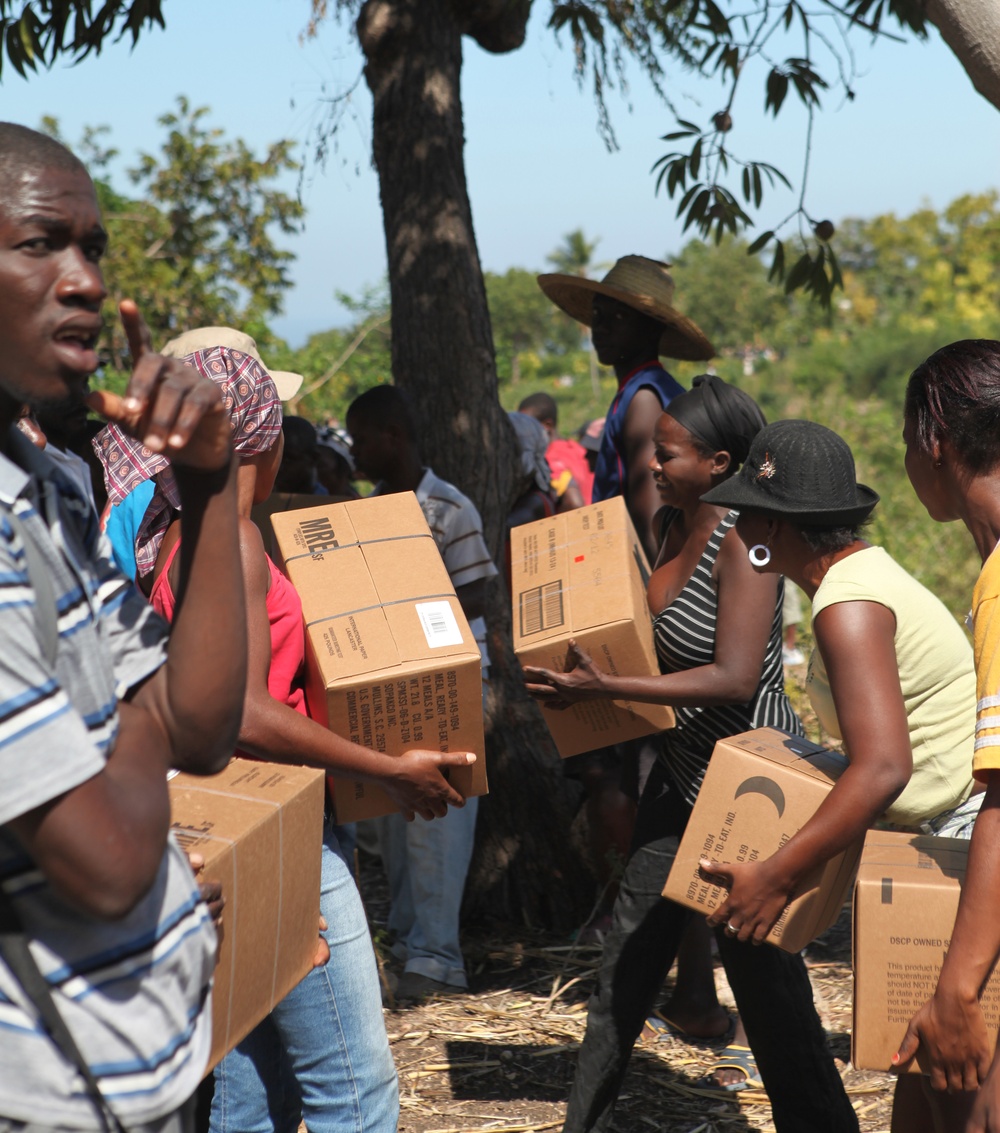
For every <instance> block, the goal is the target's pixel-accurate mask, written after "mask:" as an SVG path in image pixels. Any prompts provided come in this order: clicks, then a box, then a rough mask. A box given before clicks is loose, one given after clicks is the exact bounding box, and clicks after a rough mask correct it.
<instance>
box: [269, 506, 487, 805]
mask: <svg viewBox="0 0 1000 1133" xmlns="http://www.w3.org/2000/svg"><path fill="white" fill-rule="evenodd" d="M271 523H272V527H273V528H274V534H275V542H276V544H277V549H278V553H279V560H280V562H281V564H282V567H283V569H284V571H285V573H286V574H287V575H288V577H289V578H290V579H291V581H292V583H293V584H294V586H295V589H296V590H297V591H298V594H299V597H300V598H301V599H302V611H303V615H304V617H305V622H306V661H307V666H308V670H307V678H306V699H307V701H308V704H309V713H310V715H311V716H312V717H313V718H314V719H316V720H319V721H320V722H321V723H322V724H324V725H326V727H328V728H329V729H330V730H331V731H333V732H336V733H337V734H338V735H342V736H346V737H347V738H348V739H351V740H353V741H355V742H356V743H360V744H363V745H364V746H366V747H370V748H374V749H376V750H377V751H384V752H388V753H389V754H390V755H399V754H401V753H402V752H404V751H408V750H410V749H412V748H427V749H430V750H432V751H473V752H475V753H476V755H477V756H478V759H477V761H476V762H475V763H474V764H473V765H472V766H471V767H462V768H453V769H452V770H451V771H450V772H449V778H450V781H451V783H452V785H453V786H454V787H455V788H456V790H458V791H459V793H460V794H462V795H463V796H465V797H467V798H468V797H471V796H474V795H484V794H486V791H487V789H488V788H487V780H486V759H485V742H484V738H483V712H482V673H481V669H480V657H479V647H478V646H477V645H476V641H475V638H474V637H473V636H472V632H471V630H470V629H469V623H468V622H467V621H466V618H465V615H464V614H463V612H462V607H461V606H460V605H459V603H458V599H457V598H456V597H455V589H454V587H453V586H452V584H451V579H450V578H449V577H448V572H447V570H446V569H445V565H444V563H443V561H442V559H441V556H440V554H439V553H438V549H437V545H436V544H435V542H434V538H433V536H432V535H431V532H430V529H429V528H428V526H427V523H426V521H425V519H424V514H423V512H422V511H421V509H420V504H419V503H418V502H417V498H416V496H415V495H414V494H413V493H412V492H400V493H398V494H396V495H390V496H375V497H371V498H369V499H364V500H348V501H345V502H341V503H325V504H324V505H322V506H321V507H315V508H309V509H307V510H303V511H290V512H282V513H280V514H274V515H272V517H271ZM333 786H334V798H335V805H336V809H337V819H338V821H340V822H353V821H355V820H357V819H361V818H374V817H377V816H378V815H382V814H391V813H393V812H395V810H396V809H397V808H396V806H395V805H394V804H393V803H392V801H391V800H390V799H389V797H388V795H386V793H385V792H384V791H383V790H382V789H381V788H380V787H378V786H375V785H374V784H372V783H361V782H358V781H356V780H353V779H346V778H342V777H334V778H333Z"/></svg>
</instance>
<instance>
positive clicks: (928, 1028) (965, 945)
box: [893, 339, 1000, 1133]
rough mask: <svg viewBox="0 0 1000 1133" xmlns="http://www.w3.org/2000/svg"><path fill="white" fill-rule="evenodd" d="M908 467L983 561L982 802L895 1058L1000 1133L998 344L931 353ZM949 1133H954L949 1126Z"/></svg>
mask: <svg viewBox="0 0 1000 1133" xmlns="http://www.w3.org/2000/svg"><path fill="white" fill-rule="evenodd" d="M903 439H904V441H905V442H906V471H907V475H908V476H909V477H910V483H911V484H912V485H913V489H914V491H915V492H916V493H917V496H918V497H919V498H920V502H921V503H922V504H923V505H924V507H926V508H927V511H928V513H929V514H930V516H931V518H932V519H936V520H937V521H938V522H939V523H948V522H950V521H951V520H955V519H960V520H961V521H962V522H963V523H964V524H965V526H966V527H967V528H968V529H969V533H970V534H971V535H972V538H973V540H974V541H975V544H976V550H977V551H978V552H979V557H980V558H981V559H982V562H983V569H982V573H981V574H980V575H979V579H978V581H977V582H976V587H975V590H974V591H973V596H972V619H973V651H974V654H975V662H976V697H977V703H976V741H975V759H974V765H973V768H974V773H975V775H976V778H977V779H978V780H980V781H981V782H982V783H983V784H985V790H986V793H985V796H984V798H983V804H982V808H981V810H980V812H979V817H978V818H977V820H976V824H975V828H974V830H973V834H972V845H971V846H970V848H969V866H968V872H967V874H966V879H965V885H964V886H963V888H962V899H961V902H960V904H959V908H958V916H957V918H956V920H955V930H954V932H953V934H952V940H951V947H950V948H949V949H948V953H947V955H946V957H945V960H944V964H943V966H942V968H941V975H940V977H939V979H938V986H937V990H936V991H935V993H934V997H933V998H932V999H931V1000H930V1001H929V1002H928V1003H926V1004H925V1005H924V1006H923V1007H922V1008H921V1009H920V1011H919V1012H917V1014H916V1015H915V1016H914V1017H913V1019H912V1021H911V1022H910V1026H909V1029H908V1031H907V1033H906V1037H905V1039H904V1040H903V1044H902V1046H901V1047H900V1050H899V1054H897V1055H896V1056H895V1058H894V1059H893V1061H894V1062H896V1063H897V1065H898V1066H899V1067H900V1069H902V1068H904V1067H905V1066H906V1065H907V1063H908V1062H909V1061H910V1060H911V1059H912V1058H913V1056H914V1054H915V1053H916V1051H917V1049H918V1047H923V1050H924V1053H925V1055H926V1056H927V1059H928V1062H929V1063H930V1066H931V1074H930V1082H931V1085H932V1086H933V1087H934V1088H935V1089H937V1090H945V1089H947V1090H948V1091H949V1093H952V1094H955V1093H958V1094H961V1092H962V1091H972V1090H976V1089H977V1087H979V1089H978V1092H977V1093H976V1094H975V1095H974V1096H973V1097H974V1100H972V1103H971V1116H970V1117H969V1120H968V1122H967V1123H965V1125H964V1126H961V1125H956V1128H957V1129H962V1128H964V1129H965V1131H966V1133H1000V1060H998V1059H997V1058H996V1057H991V1054H990V1046H991V1041H992V1040H993V1039H995V1037H996V1036H995V1035H991V1034H989V1033H988V1031H987V1028H986V1023H985V1021H984V1019H983V1014H982V1011H981V1010H980V1006H979V991H980V989H981V987H982V986H983V984H984V983H985V981H986V978H987V976H988V975H989V973H990V972H991V970H992V969H993V966H994V964H995V963H996V961H997V958H998V956H1000V912H998V910H1000V608H998V597H1000V552H998V551H997V544H998V542H1000V342H997V341H994V340H992V339H967V340H965V341H962V342H953V343H952V344H951V345H950V346H945V347H943V348H942V349H941V350H938V351H937V352H936V353H934V354H932V355H931V356H930V358H928V359H927V360H926V362H924V363H923V364H922V365H920V366H918V367H917V369H916V370H914V372H913V374H912V375H911V377H910V382H909V385H908V386H907V390H906V412H905V424H904V427H903ZM949 1133H950V1130H949Z"/></svg>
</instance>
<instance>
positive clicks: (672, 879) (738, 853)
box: [663, 728, 863, 952]
mask: <svg viewBox="0 0 1000 1133" xmlns="http://www.w3.org/2000/svg"><path fill="white" fill-rule="evenodd" d="M846 767H847V760H846V759H845V758H844V756H842V755H838V754H837V753H836V752H831V751H827V750H826V749H825V748H822V747H819V746H818V745H816V744H813V743H810V742H809V741H808V740H805V739H802V738H801V737H800V736H792V735H789V734H788V733H787V732H782V731H780V730H779V729H778V728H757V729H756V730H754V731H752V732H744V733H742V734H741V735H738V736H731V737H730V738H729V739H725V740H720V741H719V742H718V743H717V744H716V745H715V749H714V751H713V752H712V758H711V759H710V760H709V764H708V770H707V771H706V772H705V779H704V781H703V783H702V786H701V791H700V792H699V794H698V799H697V801H696V802H695V805H694V809H693V810H692V812H691V818H690V819H689V820H688V824H687V829H686V830H685V832H684V837H683V838H682V840H681V844H680V848H679V850H678V852H677V857H676V859H675V860H674V864H673V867H672V869H671V870H670V875H669V876H668V878H667V884H666V885H665V886H664V889H663V896H664V897H669V898H670V900H672V901H677V902H678V903H679V904H681V905H686V906H687V907H688V908H691V909H695V910H696V911H697V912H699V913H705V914H708V913H711V912H712V911H713V910H715V909H716V908H718V906H719V905H721V904H722V903H723V902H724V901H725V899H726V897H727V895H728V890H726V889H724V888H722V887H721V886H718V885H713V884H712V883H711V882H709V881H706V880H704V878H703V877H702V875H701V873H700V870H699V866H698V862H699V859H701V858H702V857H707V858H709V859H710V860H712V861H715V862H720V863H725V862H755V861H763V860H764V859H765V858H769V857H770V856H771V855H772V854H774V853H775V852H776V851H777V850H779V849H780V848H781V847H782V846H783V845H784V844H785V843H786V842H788V841H789V840H790V839H791V838H792V837H793V835H795V834H797V833H798V832H799V830H801V829H802V827H803V826H805V824H806V823H807V822H808V821H809V819H810V818H811V817H812V816H813V815H814V814H815V813H816V811H817V810H818V809H819V806H820V803H822V801H823V799H824V798H826V796H827V795H828V794H829V792H830V790H831V788H832V787H833V785H834V783H835V782H836V781H837V779H838V778H839V777H840V775H841V773H842V772H843V770H844V768H846ZM862 843H863V839H860V838H859V839H858V840H857V842H855V843H853V844H852V845H851V846H849V847H848V848H847V849H846V850H843V851H841V853H839V854H837V855H836V856H835V857H833V858H831V859H830V860H829V861H827V862H825V863H823V864H822V865H819V866H817V867H816V868H815V869H814V870H812V871H811V872H810V873H809V874H807V875H806V876H805V877H804V878H803V879H802V880H801V882H799V884H798V886H797V887H796V889H795V891H794V893H793V895H792V899H791V901H790V902H789V903H788V905H787V906H786V907H785V911H784V912H783V913H782V914H781V916H780V918H779V919H778V921H777V923H776V924H775V926H774V928H772V929H771V931H770V933H769V934H768V936H767V940H768V942H769V943H771V944H776V945H778V947H779V948H784V949H785V951H787V952H798V951H800V950H801V949H802V948H804V947H805V946H806V945H807V944H808V943H809V941H811V940H813V939H814V938H815V937H817V936H819V934H820V933H821V932H824V931H825V930H826V929H828V928H829V927H830V925H832V924H833V923H834V921H835V920H836V919H837V917H838V916H839V915H840V910H841V908H842V907H843V904H844V901H845V899H846V897H847V894H848V892H849V890H850V887H851V881H852V880H853V878H854V869H855V866H856V865H857V861H858V857H859V855H860V853H861V846H862Z"/></svg>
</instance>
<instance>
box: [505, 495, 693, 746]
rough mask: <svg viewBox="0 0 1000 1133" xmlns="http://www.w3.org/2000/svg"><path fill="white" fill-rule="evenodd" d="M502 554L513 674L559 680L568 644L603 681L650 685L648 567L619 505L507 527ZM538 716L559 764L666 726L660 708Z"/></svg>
mask: <svg viewBox="0 0 1000 1133" xmlns="http://www.w3.org/2000/svg"><path fill="white" fill-rule="evenodd" d="M510 549H511V594H512V596H513V601H514V652H515V653H516V654H517V656H518V658H519V659H520V661H521V664H522V665H537V666H540V667H542V668H546V669H556V670H558V671H560V672H561V671H562V670H563V669H564V668H565V662H566V648H567V644H568V642H569V639H570V638H571V637H572V638H575V639H576V641H577V643H578V644H579V645H580V647H581V648H582V649H584V650H585V651H586V652H587V653H589V654H590V655H591V657H593V658H594V661H595V662H596V663H597V664H598V665H599V666H600V667H601V668H602V669H604V670H605V671H607V672H611V673H615V674H617V675H628V676H654V675H659V672H660V666H659V662H658V661H657V659H656V649H655V647H654V645H653V623H652V619H651V618H650V615H649V606H648V605H647V603H646V583H647V582H648V581H649V567H648V565H647V562H646V555H645V553H644V551H643V549H642V547H641V546H640V544H639V540H638V538H637V537H636V533H635V529H634V528H633V526H632V521H631V520H630V519H629V515H628V511H627V509H626V507H625V501H624V500H623V499H622V498H621V497H616V498H614V499H611V500H605V501H604V502H603V503H599V504H591V505H590V506H589V507H584V508H579V509H577V510H576V511H569V512H566V513H564V514H563V515H554V516H552V517H551V518H550V519H539V520H536V521H535V522H534V523H526V524H524V525H523V526H522V527H515V528H514V530H513V531H512V532H511V537H510ZM544 716H545V722H546V724H548V726H549V731H550V732H551V733H552V738H553V739H554V740H555V744H556V747H557V748H558V749H559V754H560V755H561V756H564V757H565V756H569V755H578V754H579V753H580V752H583V751H593V750H594V749H595V748H600V747H605V746H607V745H609V744H614V743H618V742H619V741H621V740H631V739H636V738H638V737H639V736H648V735H650V734H652V733H653V732H662V731H664V730H665V729H667V728H672V727H673V726H674V713H673V710H672V709H670V708H667V707H666V706H665V705H662V704H638V703H634V702H631V701H624V700H589V701H583V702H581V703H579V704H574V705H573V706H572V708H568V709H566V710H565V711H561V712H545V713H544Z"/></svg>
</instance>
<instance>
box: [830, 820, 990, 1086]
mask: <svg viewBox="0 0 1000 1133" xmlns="http://www.w3.org/2000/svg"><path fill="white" fill-rule="evenodd" d="M968 852H969V843H968V841H966V840H965V839H963V838H935V837H931V836H929V835H924V834H896V833H892V832H890V831H885V830H872V831H869V834H868V837H867V839H866V840H865V847H864V851H863V853H862V855H861V864H860V866H859V867H858V881H857V885H856V886H855V890H854V1026H853V1028H852V1032H853V1033H852V1035H851V1060H852V1061H853V1063H854V1065H855V1066H857V1067H858V1069H860V1070H882V1071H885V1070H887V1069H888V1068H889V1066H890V1064H891V1059H892V1056H893V1055H894V1054H895V1053H896V1051H897V1050H898V1049H899V1044H900V1042H901V1041H902V1039H903V1035H904V1034H905V1033H906V1028H907V1025H908V1024H909V1021H910V1019H911V1018H912V1017H913V1015H914V1014H915V1013H916V1011H917V1010H918V1008H920V1007H922V1006H923V1004H924V1003H925V1002H926V1001H927V1000H928V999H930V997H931V996H932V995H933V994H934V989H935V988H936V986H937V979H938V974H939V973H940V971H941V964H942V963H943V961H944V957H945V954H946V953H947V951H948V948H949V946H950V944H951V934H952V929H953V928H954V925H955V914H956V913H957V912H958V901H959V897H960V896H961V891H962V883H963V882H964V880H965V867H966V863H967V860H968ZM980 1003H981V1004H982V1008H983V1015H984V1017H985V1019H986V1032H987V1034H988V1035H989V1038H990V1043H991V1044H992V1043H994V1042H995V1040H996V1034H997V1025H998V1022H1000V976H998V973H997V970H996V969H994V971H993V973H992V975H991V976H990V978H989V980H988V981H987V983H986V988H985V990H984V991H983V994H982V996H981V998H980ZM910 1069H911V1071H913V1072H914V1073H920V1072H924V1073H926V1072H927V1067H926V1064H925V1063H924V1061H923V1057H922V1054H921V1053H920V1052H919V1051H918V1053H917V1058H916V1060H915V1064H913V1065H911V1067H910Z"/></svg>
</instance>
